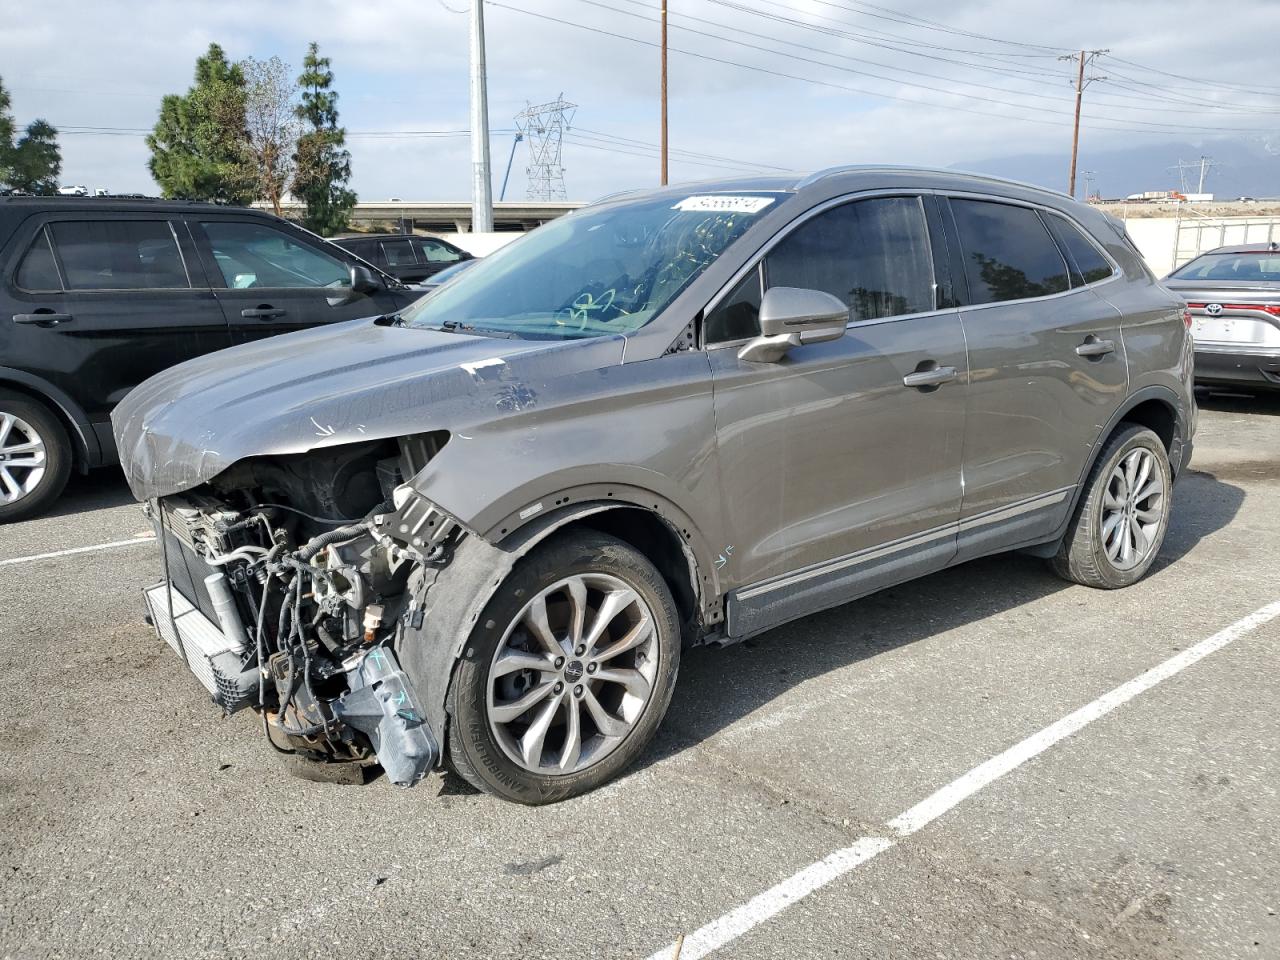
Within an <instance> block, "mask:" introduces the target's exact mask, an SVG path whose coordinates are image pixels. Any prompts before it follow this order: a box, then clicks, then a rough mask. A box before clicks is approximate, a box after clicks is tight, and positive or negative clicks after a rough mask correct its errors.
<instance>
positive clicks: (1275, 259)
mask: <svg viewBox="0 0 1280 960" xmlns="http://www.w3.org/2000/svg"><path fill="white" fill-rule="evenodd" d="M1170 276H1171V277H1177V278H1178V279H1179V280H1254V281H1257V280H1262V281H1265V282H1268V283H1275V282H1276V281H1280V251H1260V252H1258V253H1207V254H1205V255H1204V256H1200V257H1196V258H1195V259H1194V260H1192V261H1191V262H1190V263H1188V264H1187V265H1186V266H1184V267H1181V268H1179V269H1177V270H1175V271H1173V273H1171V274H1170Z"/></svg>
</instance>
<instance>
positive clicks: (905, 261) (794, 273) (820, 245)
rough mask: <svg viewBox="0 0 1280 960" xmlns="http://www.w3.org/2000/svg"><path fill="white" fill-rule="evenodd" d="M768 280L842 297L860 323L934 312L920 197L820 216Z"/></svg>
mask: <svg viewBox="0 0 1280 960" xmlns="http://www.w3.org/2000/svg"><path fill="white" fill-rule="evenodd" d="M1046 239H1047V237H1046ZM765 279H766V280H767V281H768V284H769V286H771V287H805V288H808V289H811V290H825V291H826V292H827V293H830V294H834V295H835V296H837V297H839V298H840V299H841V300H843V301H844V302H845V303H847V304H848V305H849V319H850V320H853V321H858V320H875V319H878V318H880V317H895V316H902V315H903V314H909V313H924V312H927V311H929V310H933V309H934V285H933V260H932V257H931V255H930V251H929V232H928V228H927V227H926V226H925V218H924V210H923V208H922V206H921V202H920V198H919V197H879V198H875V199H871V200H857V201H854V202H852V203H847V204H844V205H843V206H839V207H835V208H833V209H831V210H827V211H826V212H824V213H820V214H818V215H817V216H815V217H814V218H813V219H811V220H809V221H807V222H805V223H804V224H802V225H801V226H799V227H798V228H797V229H796V230H795V231H794V232H792V233H791V234H789V235H788V236H787V237H786V238H785V239H783V241H782V242H781V243H779V244H778V246H777V247H775V248H774V249H773V251H772V252H771V253H770V254H769V255H768V257H766V259H765Z"/></svg>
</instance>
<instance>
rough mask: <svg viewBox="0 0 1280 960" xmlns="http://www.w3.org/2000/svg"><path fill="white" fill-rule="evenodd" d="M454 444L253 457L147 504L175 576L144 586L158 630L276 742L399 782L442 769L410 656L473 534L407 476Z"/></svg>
mask: <svg viewBox="0 0 1280 960" xmlns="http://www.w3.org/2000/svg"><path fill="white" fill-rule="evenodd" d="M446 441H447V435H444V434H425V435H418V436H416V437H410V438H405V439H402V440H398V441H375V442H370V443H367V444H362V445H354V446H352V447H344V448H335V449H334V450H332V451H327V452H325V453H324V454H312V455H310V456H307V457H302V458H295V460H294V461H293V462H291V461H290V460H289V459H288V458H273V459H271V460H265V461H249V462H246V463H243V464H237V465H236V466H235V467H234V468H233V469H232V470H230V471H227V472H226V473H225V474H223V475H220V476H219V477H217V478H215V479H214V480H213V481H212V482H210V483H209V484H205V485H202V486H199V487H197V488H196V489H193V490H191V491H188V492H185V493H182V494H175V495H171V496H168V497H163V498H160V499H158V500H153V501H150V502H149V503H148V506H147V511H148V513H149V515H150V517H151V519H152V522H153V524H154V525H155V528H156V534H157V537H158V538H159V543H160V548H161V552H162V555H163V560H164V569H165V574H166V575H165V577H164V579H162V580H161V581H160V582H159V583H157V584H155V585H153V586H151V587H149V588H147V589H146V590H145V591H144V598H145V601H146V605H147V610H148V615H149V618H150V620H151V623H152V624H153V626H154V627H155V629H156V632H157V634H158V636H159V637H160V638H162V639H163V640H165V641H166V642H167V643H168V644H169V645H170V646H171V647H172V648H173V649H174V651H175V652H176V653H177V654H178V655H179V656H180V657H181V658H182V659H183V660H184V661H185V663H186V664H187V666H188V668H189V669H190V670H191V672H192V673H193V674H194V675H195V676H196V678H197V679H199V681H200V682H201V683H202V684H203V685H204V687H205V688H206V689H207V690H208V692H209V694H210V696H211V697H212V699H213V701H214V702H215V703H216V704H217V705H218V706H220V707H221V708H222V709H223V710H224V711H225V712H227V713H232V712H235V711H238V710H241V709H244V708H246V707H249V708H254V709H257V710H259V711H261V713H262V715H263V721H264V726H265V728H266V731H267V735H268V737H269V738H270V739H271V741H272V743H273V745H275V746H276V747H277V748H278V749H281V750H284V751H286V752H295V753H298V754H301V755H303V756H304V757H306V758H309V759H315V760H325V761H356V762H367V763H372V762H374V761H376V762H377V763H378V764H380V765H381V766H382V768H383V769H384V770H385V771H386V774H387V777H388V779H389V780H390V781H391V782H392V783H394V784H397V785H400V786H412V785H414V784H416V783H418V782H419V781H420V780H421V779H422V778H423V777H424V776H425V775H426V773H427V772H428V771H429V770H431V769H432V768H433V767H435V766H436V765H437V764H438V762H439V760H440V756H441V747H440V743H441V737H442V735H443V731H442V730H441V729H440V726H441V725H442V724H441V723H440V721H439V719H437V721H436V724H435V729H433V726H432V722H431V718H430V714H431V713H432V711H431V710H429V709H428V708H427V705H426V703H424V699H423V696H422V694H421V693H420V692H419V691H418V690H416V689H415V686H414V684H413V682H412V681H411V679H410V677H409V675H408V674H407V673H406V671H405V669H404V668H403V666H402V664H401V650H402V649H403V644H404V642H405V637H406V634H407V633H414V632H415V631H418V630H420V629H421V627H422V624H423V617H424V610H425V606H426V602H427V595H428V592H429V591H430V589H431V587H432V585H433V584H434V583H435V580H436V577H437V576H438V574H439V572H440V571H441V570H442V569H443V568H444V567H445V566H447V565H448V563H449V562H450V559H451V556H452V551H453V550H454V549H455V548H456V546H457V545H458V543H459V542H460V541H461V540H462V539H463V538H464V537H465V531H463V530H462V528H461V527H460V526H459V525H458V524H457V523H456V522H455V521H454V520H453V519H452V518H450V517H449V516H447V515H446V514H444V513H442V512H441V511H440V510H439V509H438V508H436V507H435V506H433V505H432V504H430V503H429V502H428V501H426V500H424V499H423V498H422V497H421V496H420V495H418V494H417V493H416V492H414V491H413V490H412V489H411V488H410V487H409V486H407V485H406V484H405V483H404V480H405V479H406V478H407V477H410V476H412V475H413V474H414V473H416V472H417V470H418V469H420V468H421V466H422V465H423V463H425V462H426V460H428V459H429V458H430V457H431V456H433V455H434V454H435V453H436V452H437V451H438V450H439V448H440V447H441V446H443V444H444V442H446Z"/></svg>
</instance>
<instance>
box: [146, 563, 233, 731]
mask: <svg viewBox="0 0 1280 960" xmlns="http://www.w3.org/2000/svg"><path fill="white" fill-rule="evenodd" d="M142 595H143V597H144V598H145V600H146V603H147V613H148V614H149V615H150V617H151V623H152V625H153V626H154V627H155V630H156V633H157V634H158V635H159V636H160V638H161V639H162V640H164V642H165V643H167V644H169V646H171V647H172V648H173V651H174V653H176V654H177V655H178V656H180V657H184V658H185V659H186V661H187V667H188V668H189V669H190V670H191V672H192V673H194V674H195V675H196V679H197V680H199V681H200V682H201V683H202V684H204V687H205V689H206V690H208V691H209V693H210V694H211V695H212V696H213V702H214V703H216V704H217V705H218V706H220V707H222V709H223V710H225V711H226V712H227V713H234V712H235V711H236V710H239V709H241V708H242V707H247V706H249V705H250V703H251V702H252V699H253V695H254V693H255V691H256V689H257V683H258V676H257V673H256V671H253V670H249V671H245V670H244V659H245V654H246V653H247V651H246V649H245V644H244V642H243V641H242V640H239V639H231V638H229V637H228V636H227V635H226V633H224V632H223V631H222V630H221V629H220V628H219V626H218V624H217V623H216V622H215V621H213V620H210V619H209V618H208V617H206V616H205V615H204V614H203V613H202V612H201V611H200V610H198V609H197V608H196V607H195V605H194V604H192V603H191V601H190V600H188V599H187V598H186V597H184V596H183V595H182V593H181V592H180V591H179V590H178V589H176V587H175V588H174V589H172V590H171V589H170V587H169V584H167V583H165V582H164V581H163V580H162V581H160V582H159V583H157V584H155V585H154V586H150V587H147V588H146V589H145V590H143V591H142ZM170 597H172V598H173V605H172V608H170V603H169V598H170ZM171 612H172V616H170V613H171Z"/></svg>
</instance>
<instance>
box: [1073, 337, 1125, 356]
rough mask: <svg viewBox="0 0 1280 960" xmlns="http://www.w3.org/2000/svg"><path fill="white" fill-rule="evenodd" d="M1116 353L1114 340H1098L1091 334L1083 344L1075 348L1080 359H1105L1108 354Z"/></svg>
mask: <svg viewBox="0 0 1280 960" xmlns="http://www.w3.org/2000/svg"><path fill="white" fill-rule="evenodd" d="M1115 352H1116V343H1115V341H1114V340H1099V339H1097V338H1096V337H1094V336H1093V335H1092V334H1091V335H1090V336H1089V338H1088V339H1087V340H1085V342H1084V343H1082V344H1080V346H1078V347H1076V354H1077V355H1078V356H1081V357H1088V358H1090V359H1091V360H1096V359H1097V358H1098V357H1105V356H1106V355H1107V354H1108V353H1115Z"/></svg>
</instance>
